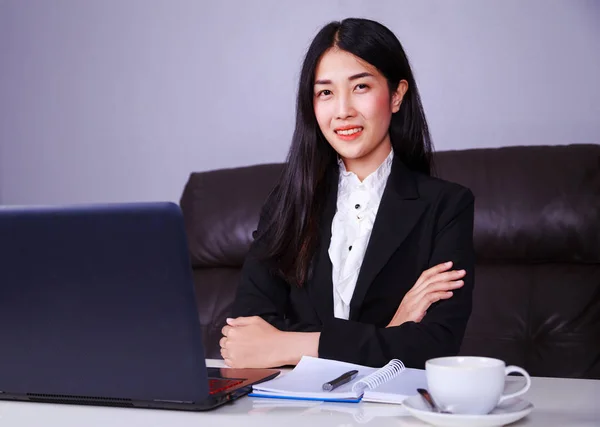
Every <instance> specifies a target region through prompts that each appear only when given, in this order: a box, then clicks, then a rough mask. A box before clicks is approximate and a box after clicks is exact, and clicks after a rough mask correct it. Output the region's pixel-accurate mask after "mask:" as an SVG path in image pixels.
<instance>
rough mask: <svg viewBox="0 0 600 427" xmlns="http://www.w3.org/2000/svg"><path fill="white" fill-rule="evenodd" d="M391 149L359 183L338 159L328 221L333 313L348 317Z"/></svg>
mask: <svg viewBox="0 0 600 427" xmlns="http://www.w3.org/2000/svg"><path fill="white" fill-rule="evenodd" d="M393 158H394V151H393V150H392V151H390V154H389V155H388V156H387V157H386V159H385V160H384V161H383V163H382V164H381V165H380V166H379V167H378V168H377V170H375V172H373V173H372V174H370V175H369V176H367V177H366V178H365V179H364V180H363V181H362V182H361V181H360V179H359V178H358V176H357V175H356V174H355V173H354V172H348V171H347V170H346V167H345V166H344V162H343V161H342V160H341V159H340V160H339V165H340V175H339V181H338V193H337V210H336V213H335V216H334V217H333V222H332V224H331V241H330V244H329V258H330V259H331V264H332V267H333V272H332V279H333V315H334V316H335V317H337V318H340V319H348V317H349V315H350V301H351V300H352V295H353V294H354V288H355V287H356V280H357V278H358V273H359V272H360V267H361V265H362V261H363V258H364V256H365V251H366V250H367V244H368V243H369V238H370V237H371V231H372V230H373V224H374V223H375V217H376V216H377V210H378V209H379V203H380V202H381V196H382V195H383V190H384V189H385V185H386V183H387V179H388V177H389V175H390V171H391V169H392V160H393Z"/></svg>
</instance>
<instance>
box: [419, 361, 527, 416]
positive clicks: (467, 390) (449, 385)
mask: <svg viewBox="0 0 600 427" xmlns="http://www.w3.org/2000/svg"><path fill="white" fill-rule="evenodd" d="M513 372H517V373H519V374H521V375H523V376H524V377H525V381H526V383H525V386H524V387H523V388H521V389H520V390H519V391H517V392H514V393H510V394H502V393H503V392H504V382H505V380H506V376H507V375H508V374H510V373H513ZM425 375H426V377H427V388H428V390H429V393H430V394H431V396H432V397H433V400H434V401H435V403H436V404H437V405H438V406H440V407H441V409H444V410H447V411H450V412H453V413H456V414H476V415H483V414H488V413H489V412H491V411H492V410H493V409H494V408H495V407H496V406H497V405H498V404H500V403H502V402H504V401H505V400H507V399H511V398H513V397H516V396H520V395H522V394H523V393H525V392H526V391H527V390H529V387H531V378H530V377H529V374H528V373H527V371H525V370H524V369H523V368H520V367H518V366H506V364H505V363H504V362H503V361H502V360H499V359H493V358H489V357H477V356H454V357H440V358H436V359H430V360H428V361H426V362H425Z"/></svg>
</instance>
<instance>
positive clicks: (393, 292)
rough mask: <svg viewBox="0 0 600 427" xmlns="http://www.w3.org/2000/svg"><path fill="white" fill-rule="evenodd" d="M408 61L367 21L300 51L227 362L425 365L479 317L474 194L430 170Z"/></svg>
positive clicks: (227, 339) (230, 326)
mask: <svg viewBox="0 0 600 427" xmlns="http://www.w3.org/2000/svg"><path fill="white" fill-rule="evenodd" d="M431 155H432V146H431V142H430V136H429V132H428V128H427V123H426V120H425V115H424V112H423V107H422V105H421V100H420V97H419V93H418V90H417V86H416V84H415V80H414V77H413V74H412V72H411V69H410V66H409V63H408V59H407V57H406V55H405V53H404V50H403V49H402V46H401V45H400V42H399V41H398V39H397V38H396V37H395V36H394V34H393V33H392V32H391V31H390V30H388V29H387V28H386V27H384V26H383V25H381V24H379V23H377V22H374V21H370V20H365V19H346V20H344V21H342V22H332V23H330V24H328V25H326V26H325V27H324V28H323V29H321V31H320V32H319V33H318V34H317V35H316V37H315V39H314V40H313V42H312V44H311V46H310V48H309V50H308V52H307V54H306V57H305V60H304V64H303V67H302V73H301V77H300V83H299V89H298V101H297V115H296V128H295V132H294V136H293V139H292V144H291V148H290V151H289V155H288V159H287V163H286V167H285V169H284V171H283V174H282V176H281V178H280V182H279V183H278V185H277V187H276V188H275V189H274V190H273V192H272V193H271V195H270V197H269V199H268V200H267V202H266V204H265V206H264V207H263V210H262V213H261V219H260V221H259V225H258V229H257V232H256V233H255V236H256V238H255V241H254V243H253V245H252V247H251V250H250V253H249V254H248V257H247V259H246V261H245V264H244V266H243V270H242V279H241V283H240V285H239V289H238V293H237V296H236V300H235V303H234V309H233V312H234V316H236V318H232V319H228V320H227V325H226V326H225V327H224V328H223V331H222V332H223V338H222V339H221V341H220V345H221V354H222V356H223V358H224V360H225V363H226V364H227V365H229V366H232V367H257V368H258V367H274V366H281V365H286V364H296V363H297V362H298V361H299V360H300V358H301V357H302V356H303V355H310V356H315V357H316V356H318V357H322V358H328V359H337V360H343V361H348V362H353V363H358V364H364V365H370V366H382V365H384V364H385V363H387V362H388V361H389V360H390V359H392V358H399V359H401V360H402V361H403V362H404V363H405V364H406V365H407V366H411V367H421V368H422V367H424V364H425V361H426V360H427V359H429V358H433V357H438V356H444V355H455V354H456V353H457V352H458V351H459V348H460V345H461V342H462V338H463V335H464V331H465V327H466V324H467V320H468V318H469V316H470V313H471V296H472V290H473V276H474V251H473V210H474V198H473V195H472V193H471V192H470V191H469V190H468V189H466V188H464V187H461V186H459V185H457V184H453V183H449V182H445V181H442V180H440V179H437V178H433V177H431V176H430V175H431V169H432V162H431Z"/></svg>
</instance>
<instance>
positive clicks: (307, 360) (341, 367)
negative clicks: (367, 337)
mask: <svg viewBox="0 0 600 427" xmlns="http://www.w3.org/2000/svg"><path fill="white" fill-rule="evenodd" d="M354 369H356V370H357V371H358V375H357V376H356V378H354V380H352V381H351V382H349V383H347V384H344V385H342V386H340V387H338V388H336V389H335V390H333V391H323V384H324V383H326V382H328V381H330V380H332V379H334V378H337V377H339V376H340V375H342V374H343V373H345V372H348V371H351V370H354ZM426 387H427V380H426V378H425V371H424V370H422V369H412V368H406V367H405V366H404V364H403V363H402V362H401V361H400V360H397V359H393V360H391V361H390V362H389V363H388V364H386V365H385V366H383V367H382V368H370V367H367V366H361V365H354V364H352V363H346V362H338V361H336V360H329V359H319V358H315V357H308V356H304V357H303V358H302V359H301V360H300V362H299V363H298V365H296V367H295V368H294V369H293V370H292V371H291V372H289V373H287V374H284V375H281V376H279V377H278V378H275V379H273V380H270V381H265V382H263V383H260V384H256V385H254V386H252V393H251V396H255V397H271V398H279V399H303V400H319V401H329V402H360V401H361V400H362V401H363V402H382V403H402V401H403V400H404V399H405V398H407V397H409V396H413V395H415V394H417V388H426Z"/></svg>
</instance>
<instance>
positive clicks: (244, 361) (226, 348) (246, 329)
mask: <svg viewBox="0 0 600 427" xmlns="http://www.w3.org/2000/svg"><path fill="white" fill-rule="evenodd" d="M221 332H222V333H223V338H221V340H220V341H219V344H220V346H221V356H222V357H223V359H224V360H225V364H226V365H227V366H230V367H232V368H272V367H275V366H282V365H290V364H296V363H298V361H299V360H300V358H301V357H302V356H303V355H308V356H318V354H317V349H318V346H319V336H320V334H319V333H315V332H312V333H308V332H283V331H280V330H279V329H277V328H275V327H274V326H272V325H271V324H270V323H268V322H266V321H265V320H264V319H263V318H262V317H259V316H252V317H238V318H236V319H227V325H225V326H224V327H223V329H222V330H221Z"/></svg>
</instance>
